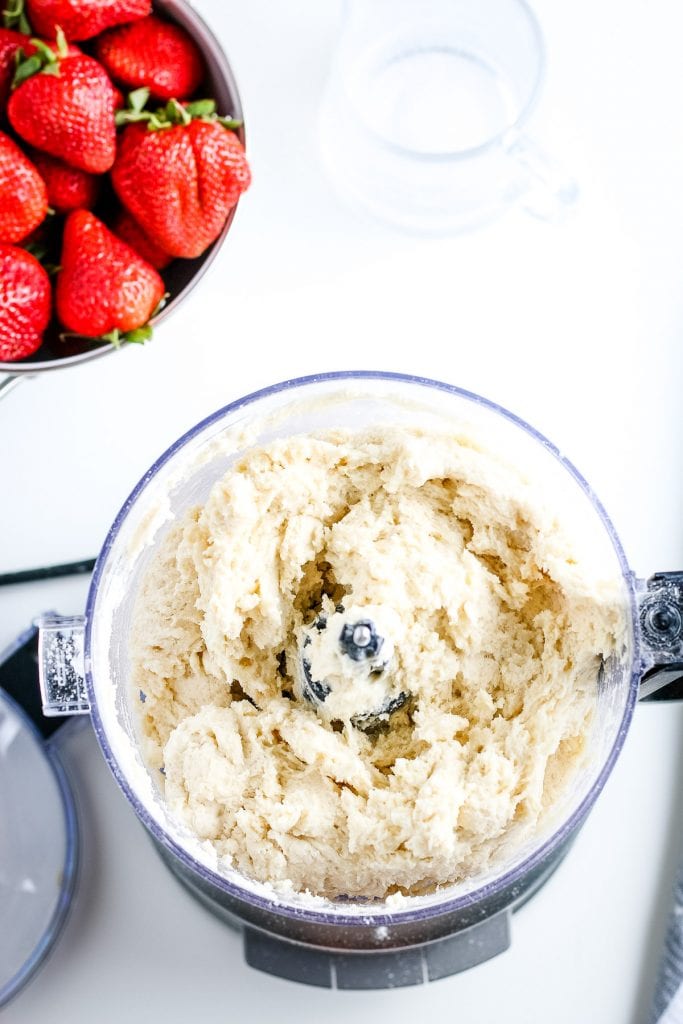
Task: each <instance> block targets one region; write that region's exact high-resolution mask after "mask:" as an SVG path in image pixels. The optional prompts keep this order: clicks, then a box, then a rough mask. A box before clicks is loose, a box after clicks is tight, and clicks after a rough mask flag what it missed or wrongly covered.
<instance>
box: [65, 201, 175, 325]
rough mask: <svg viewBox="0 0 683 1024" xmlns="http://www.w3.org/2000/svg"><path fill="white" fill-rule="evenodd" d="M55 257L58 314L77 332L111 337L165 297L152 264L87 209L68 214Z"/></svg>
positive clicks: (144, 318)
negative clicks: (58, 256) (57, 260)
mask: <svg viewBox="0 0 683 1024" xmlns="http://www.w3.org/2000/svg"><path fill="white" fill-rule="evenodd" d="M60 262H61V267H62V269H61V271H60V272H59V275H58V277H57V290H56V304H57V316H58V317H59V319H60V320H61V322H62V323H63V324H64V326H65V327H66V328H67V330H69V331H74V332H75V333H76V334H82V335H85V336H86V337H89V338H99V337H104V338H106V339H107V340H108V341H114V342H116V341H118V340H119V337H120V336H121V334H122V333H125V332H129V331H137V328H142V327H144V325H145V324H146V323H147V321H148V320H149V318H150V317H151V315H152V313H153V312H154V310H155V309H156V308H157V306H158V305H159V303H160V302H161V300H162V298H163V297H164V282H163V281H162V280H161V278H160V277H159V275H158V274H157V272H156V270H155V269H154V267H151V266H150V265H149V263H146V262H145V261H144V260H143V259H141V258H140V257H139V256H138V254H137V253H136V252H134V250H133V249H131V248H130V246H128V245H126V244H125V242H122V241H121V240H120V239H119V238H117V237H116V235H114V234H112V233H111V231H110V230H109V229H108V228H107V227H105V225H104V224H103V223H102V221H100V220H98V219H97V217H94V216H93V215H92V213H88V211H87V210H74V211H73V213H70V214H69V215H68V217H67V219H66V223H65V226H64V239H63V242H62V258H61V261H60ZM145 333H146V334H147V332H145ZM129 340H136V341H140V340H143V339H142V332H141V333H140V334H136V336H135V337H134V338H131V339H129Z"/></svg>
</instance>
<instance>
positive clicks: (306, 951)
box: [155, 841, 570, 990]
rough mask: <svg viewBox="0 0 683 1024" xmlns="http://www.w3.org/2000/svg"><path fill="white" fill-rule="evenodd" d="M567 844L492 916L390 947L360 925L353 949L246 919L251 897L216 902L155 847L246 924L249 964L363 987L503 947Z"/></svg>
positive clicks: (221, 909) (413, 976)
mask: <svg viewBox="0 0 683 1024" xmlns="http://www.w3.org/2000/svg"><path fill="white" fill-rule="evenodd" d="M155 845H157V844H155ZM569 846H570V841H567V842H566V843H565V844H564V845H563V846H562V847H561V848H560V849H558V850H556V851H555V853H554V855H553V856H552V857H551V858H549V860H548V861H547V862H546V863H545V864H544V865H543V867H542V868H541V869H537V871H536V872H535V873H534V874H533V876H530V877H529V878H527V879H526V881H525V883H524V884H523V885H521V886H520V889H519V890H518V894H517V897H516V899H512V900H508V903H507V905H506V906H504V907H503V908H502V909H501V908H498V909H496V910H495V911H493V912H489V913H488V916H487V915H486V913H485V912H484V913H482V912H481V911H482V910H483V908H480V912H479V913H477V915H476V923H471V922H470V921H468V922H467V923H466V924H464V925H463V923H460V924H459V925H458V924H457V923H455V922H453V927H452V931H451V933H450V934H446V935H441V936H439V937H438V938H427V937H425V938H424V939H422V940H421V941H420V940H417V941H416V940H415V939H413V941H412V942H411V941H410V940H409V939H408V940H406V942H405V943H404V944H403V945H400V946H399V947H398V948H396V946H394V948H391V949H381V948H377V946H375V947H374V948H370V947H369V946H368V945H367V939H368V931H369V932H370V933H371V934H372V932H373V929H368V928H367V927H366V928H364V929H362V931H363V939H365V941H363V942H362V944H361V943H359V945H358V946H357V948H355V949H354V948H353V946H351V947H350V946H349V945H348V944H346V943H343V942H341V941H340V943H339V946H338V947H337V948H331V940H333V938H334V936H333V933H332V932H328V934H327V936H326V938H325V939H324V940H323V941H320V940H319V944H316V941H315V937H314V936H313V935H311V937H310V940H309V941H306V940H305V939H304V940H303V941H302V939H301V938H299V936H298V935H295V934H293V932H294V929H293V928H292V929H291V930H290V933H289V934H284V933H281V934H275V933H274V932H273V931H271V930H269V929H268V928H267V927H258V924H255V922H254V921H253V920H249V919H247V913H248V907H247V905H244V906H243V905H234V906H231V907H230V908H228V906H226V905H225V904H224V903H223V902H222V901H221V902H219V900H218V899H217V898H216V896H215V894H214V892H213V891H211V890H207V889H206V888H205V887H204V886H202V885H201V884H198V879H197V878H196V876H194V875H192V874H191V873H190V872H188V871H187V869H185V868H184V867H183V866H182V865H181V864H180V862H179V861H177V860H176V858H174V857H173V856H172V855H171V854H169V852H168V851H167V850H166V849H164V848H163V847H161V846H159V845H157V850H158V852H159V854H160V855H161V857H162V859H163V860H164V861H165V863H166V864H167V866H168V867H169V868H170V870H171V871H172V872H173V874H174V875H175V876H176V877H177V878H178V880H179V881H180V882H181V883H182V885H183V886H185V888H186V889H187V890H188V891H189V892H190V893H191V894H192V896H194V897H195V899H197V900H199V902H200V903H202V904H203V905H204V906H205V907H206V908H207V910H210V911H211V913H212V914H214V915H215V916H216V917H219V918H220V919H221V920H222V921H224V922H225V923H226V924H227V925H229V926H230V927H232V928H235V929H236V930H238V931H240V932H242V935H243V941H244V956H245V959H246V962H247V963H248V964H249V966H250V967H253V968H255V969H256V970H258V971H263V972H264V973H265V974H271V975H274V976H275V977H278V978H286V979H287V980H289V981H297V982H299V983H301V984H304V985H314V986H317V987H319V988H337V989H354V990H362V989H386V988H400V987H404V986H408V985H422V984H426V983H427V982H430V981H438V980H439V979H440V978H447V977H450V975H452V974H458V973H459V972H460V971H466V970H468V969H469V968H470V967H476V966H477V964H480V963H484V961H486V960H490V959H491V958H492V957H494V956H498V954H499V953H503V952H505V950H506V949H508V947H509V946H510V917H511V914H512V912H513V911H515V910H518V909H519V908H520V907H521V906H523V905H524V904H525V903H526V902H527V900H529V899H530V898H531V897H532V896H533V895H534V894H535V893H536V892H538V890H539V889H540V888H541V887H542V886H543V885H544V884H545V882H546V881H547V880H548V879H549V878H550V876H551V875H552V874H553V873H554V872H555V870H556V869H557V868H558V867H559V865H560V863H561V861H562V860H563V859H564V856H565V854H566V852H567V851H568V849H569ZM520 890H521V891H520ZM242 911H243V913H244V916H242ZM259 923H260V922H259ZM264 923H266V922H264ZM306 938H308V936H306ZM341 938H342V937H341V935H340V936H338V939H341Z"/></svg>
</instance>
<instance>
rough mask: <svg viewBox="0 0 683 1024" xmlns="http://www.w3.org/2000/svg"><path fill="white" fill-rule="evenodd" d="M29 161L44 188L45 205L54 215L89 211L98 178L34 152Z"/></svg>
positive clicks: (45, 154) (95, 197) (95, 198)
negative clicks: (45, 192)
mask: <svg viewBox="0 0 683 1024" xmlns="http://www.w3.org/2000/svg"><path fill="white" fill-rule="evenodd" d="M31 159H32V161H33V163H34V164H35V166H36V168H37V170H38V173H39V174H40V176H41V178H42V179H43V181H44V182H45V185H46V187H47V201H48V204H49V205H50V206H51V207H52V209H53V210H55V212H56V213H68V212H69V210H79V209H81V210H92V208H93V206H94V205H95V203H96V202H97V197H98V195H99V191H100V179H99V178H98V177H97V176H96V175H94V174H88V172H87V171H81V170H80V169H79V168H77V167H69V165H68V164H65V163H63V162H62V161H61V160H57V159H56V158H55V157H53V156H48V154H47V153H41V152H40V151H39V150H37V149H36V150H34V151H33V152H32V153H31Z"/></svg>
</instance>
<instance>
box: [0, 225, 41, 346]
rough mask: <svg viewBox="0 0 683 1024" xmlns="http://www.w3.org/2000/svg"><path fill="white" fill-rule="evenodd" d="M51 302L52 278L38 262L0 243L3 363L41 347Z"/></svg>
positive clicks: (0, 312) (11, 246) (0, 341)
mask: <svg viewBox="0 0 683 1024" xmlns="http://www.w3.org/2000/svg"><path fill="white" fill-rule="evenodd" d="M50 301H51V293H50V279H49V278H48V276H47V274H46V272H45V271H44V270H43V268H42V267H41V265H40V263H39V262H38V260H37V259H36V258H35V257H34V256H31V254H30V253H28V252H26V251H25V250H24V249H18V248H17V247H16V246H14V245H3V244H0V360H2V361H3V362H7V361H12V360H16V359H24V358H26V356H30V355H31V354H32V353H33V352H35V351H36V349H38V348H40V343H41V341H42V336H43V331H44V330H45V328H46V327H47V325H48V322H49V320H50Z"/></svg>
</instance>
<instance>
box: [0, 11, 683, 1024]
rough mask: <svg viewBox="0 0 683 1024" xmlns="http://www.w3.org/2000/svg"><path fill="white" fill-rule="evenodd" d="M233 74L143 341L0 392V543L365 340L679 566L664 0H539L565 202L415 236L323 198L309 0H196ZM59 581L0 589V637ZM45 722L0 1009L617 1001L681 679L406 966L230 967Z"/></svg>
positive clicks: (46, 551) (298, 1015)
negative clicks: (585, 796)
mask: <svg viewBox="0 0 683 1024" xmlns="http://www.w3.org/2000/svg"><path fill="white" fill-rule="evenodd" d="M197 6H198V7H199V8H200V9H201V11H202V12H203V13H204V14H205V16H206V17H207V19H208V20H209V21H210V23H211V24H212V25H213V26H214V28H215V29H216V31H217V33H218V35H219V37H220V39H221V41H222V42H223V44H224V46H225V48H226V50H227V52H228V56H229V58H230V61H231V63H232V65H233V68H234V70H235V73H236V75H237V79H238V82H239V84H240V88H241V92H242V95H243V99H244V104H245V111H246V120H247V130H248V141H249V151H250V156H251V160H252V164H253V170H254V185H253V188H252V189H251V191H250V193H249V194H248V195H247V196H246V197H245V199H244V201H243V203H242V205H241V208H240V210H239V212H238V215H237V217H236V220H235V224H234V228H233V230H232V232H231V234H230V236H229V238H228V242H227V244H226V245H225V247H224V249H223V251H222V253H221V254H220V256H219V258H218V260H217V262H216V264H215V265H214V267H213V269H212V271H211V272H210V274H209V275H208V277H207V278H206V279H205V280H204V281H203V282H202V284H201V285H200V286H199V287H198V289H197V290H196V291H195V292H194V293H193V295H192V297H191V300H189V301H188V302H187V304H186V305H185V306H184V307H183V308H181V310H180V311H179V312H178V313H177V314H176V315H175V316H174V317H173V318H172V320H171V322H170V323H169V324H167V325H166V326H165V327H164V328H163V329H162V330H160V331H159V332H158V334H157V337H156V338H155V339H154V341H153V342H152V343H151V344H150V345H148V346H145V347H144V348H143V349H139V348H133V349H131V350H127V351H125V352H122V353H120V354H119V355H117V356H113V357H111V358H106V359H102V360H100V361H96V362H95V363H94V364H92V365H90V366H86V367H83V368H81V369H75V370H71V371H68V372H65V373H55V374H48V375H43V378H42V379H38V380H34V381H32V382H29V383H26V384H23V385H22V386H21V387H19V388H18V389H16V390H15V391H13V392H12V393H11V394H10V395H8V396H7V398H6V399H5V400H4V401H3V402H2V403H1V404H0V432H1V433H0V437H1V438H2V442H1V443H0V480H1V481H2V483H1V484H0V494H1V495H2V500H1V501H0V570H9V569H14V568H23V567H28V566H31V565H40V564H46V563H52V562H59V561H66V560H69V559H76V558H81V557H86V556H88V555H91V554H95V553H96V552H97V550H98V548H99V546H100V544H101V542H102V540H103V538H104V535H105V533H106V530H107V528H108V526H109V525H110V523H111V520H112V519H113V517H114V514H115V512H116V511H117V510H118V507H119V506H120V504H121V503H122V501H123V499H124V498H125V496H126V495H127V493H128V492H129V491H130V489H131V488H132V486H133V485H134V484H135V482H136V481H137V479H138V478H139V476H140V475H141V474H142V473H143V472H144V470H145V469H146V468H147V467H148V465H149V464H150V463H151V462H152V461H153V460H154V458H155V457H156V456H157V455H158V454H159V453H160V452H161V451H162V449H164V448H165V447H166V446H167V445H168V444H169V443H170V442H171V441H173V440H174V439H175V438H176V437H177V436H178V435H179V434H180V433H181V432H182V431H184V430H185V429H186V428H188V427H189V426H191V425H192V424H193V423H194V422H196V421H197V420H198V419H200V418H202V417H204V416H205V415H206V414H207V413H209V412H211V411H212V410H214V409H215V408H217V407H219V406H221V405H223V404H225V403H226V402H228V401H230V400H232V399H234V398H236V397H238V396H240V395H242V394H244V393H246V392H248V391H251V390H253V389H255V388H258V387H261V386H263V385H267V384H270V383H273V382H274V381H276V380H278V379H284V378H286V377H291V376H295V375H298V374H303V373H312V372H315V371H321V370H329V369H348V368H379V369H391V370H403V371H409V372H415V373H418V374H422V375H426V376H434V377H438V378H441V379H443V380H447V381H449V382H452V383H455V384H458V385H460V386H462V387H465V388H469V389H471V390H473V391H478V392H481V393H482V394H485V395H487V396H488V397H489V398H491V399H494V400H495V401H497V402H500V403H502V404H503V405H506V406H508V407H509V408H511V409H513V410H514V411H515V412H517V413H519V414H520V415H522V416H523V417H524V418H526V419H527V420H529V421H530V422H532V423H533V424H535V425H536V426H537V427H538V428H539V429H541V430H542V431H543V432H544V433H546V434H547V435H548V436H550V437H551V438H552V439H553V440H554V441H555V442H556V443H557V444H558V445H559V446H560V447H561V448H562V449H563V450H564V451H565V452H566V453H567V454H568V455H569V457H570V458H571V459H572V461H573V462H574V463H575V464H576V465H577V466H578V467H579V468H580V469H581V470H582V472H583V473H584V475H585V476H587V478H588V479H589V480H590V481H591V483H592V484H593V485H594V487H595V488H596V490H597V491H598V493H599V495H600V497H601V498H602V500H603V502H604V503H605V505H606V506H607V509H608V510H609V512H610V513H611V515H612V517H613V519H614V522H615V525H616V527H617V529H618V531H619V533H620V535H621V537H622V540H623V542H624V545H625V548H626V551H627V553H628V555H629V558H630V561H631V564H632V566H633V568H634V570H635V571H636V572H637V573H638V574H639V575H647V574H649V573H651V572H653V571H655V570H659V569H673V568H681V567H683V530H681V521H682V514H683V476H682V474H681V453H682V449H683V427H682V421H683V410H682V408H681V387H682V383H683V381H682V375H681V370H682V368H683V345H681V328H682V326H683V290H682V288H681V280H682V278H683V259H682V255H683V253H682V250H683V142H682V139H683V135H682V125H683V84H682V78H681V61H680V49H681V39H682V38H683V9H681V8H680V5H678V4H676V3H674V2H673V0H650V2H649V3H646V2H645V0H625V2H623V3H622V2H617V0H574V2H573V3H571V4H567V3H559V2H558V0H536V9H537V12H538V14H539V17H540V19H541V22H542V24H543V28H544V31H545V34H546V40H547V46H548V76H547V81H546V85H545V90H544V94H543V97H542V101H541V106H540V109H539V112H538V116H537V129H536V130H537V134H538V136H539V137H540V138H541V139H542V140H543V142H544V143H545V144H546V145H547V146H548V147H549V148H550V149H551V150H552V152H553V153H554V155H555V156H556V157H557V158H559V159H560V160H561V161H563V162H564V164H565V165H566V166H567V167H569V168H570V169H571V170H572V171H573V172H574V174H575V175H576V177H577V178H578V179H579V182H580V185H581V190H582V191H581V199H580V204H579V205H578V206H577V208H576V209H575V211H574V213H573V214H572V216H571V218H570V219H569V221H568V222H567V223H565V224H563V225H556V226H547V225H545V224H542V223H540V222H537V221H534V220H533V219H531V218H528V217H525V215H524V214H523V213H522V212H520V211H515V212H513V213H512V214H510V215H509V216H507V217H506V218H505V219H504V220H502V221H500V222H498V223H497V224H495V225H493V226H491V227H489V228H486V229H484V230H481V231H479V232H477V233H473V234H469V235H467V236H462V237H459V238H454V239H447V240H436V241H435V240H418V239H415V238H411V237H407V236H402V235H400V234H397V233H393V232H392V231H391V230H390V229H385V228H383V227H381V226H376V225H374V224H372V223H370V222H368V221H366V220H364V219H363V218H362V217H361V216H357V215H354V214H351V213H349V212H348V211H347V210H346V209H345V207H344V206H343V205H341V204H340V203H339V202H338V201H337V200H336V198H335V197H334V195H333V194H332V193H331V192H330V189H329V187H328V185H327V182H326V180H325V178H324V176H323V173H322V171H321V169H320V166H319V163H318V158H317V153H316V148H315V142H316V136H315V112H316V105H317V102H318V97H319V94H320V90H321V86H322V83H323V80H324V75H325V70H326V67H327V66H328V64H329V58H330V53H331V50H332V47H333V42H334V35H335V31H336V24H337V13H338V12H337V7H336V5H335V3H334V2H333V0H290V2H288V3H287V4H284V3H274V2H273V0H270V2H267V0H249V2H246V0H242V2H238V0H221V2H220V3H219V2H218V0H203V2H202V3H198V4H197ZM84 600H85V583H84V581H81V580H79V581H69V582H63V583H54V584H40V585H33V586H30V587H29V586H24V587H13V588H11V589H6V590H4V591H2V592H0V645H4V644H5V643H7V642H9V641H10V640H11V639H12V638H13V637H14V635H15V634H16V633H17V632H18V631H19V630H20V629H21V628H22V627H24V626H25V625H26V624H27V623H28V621H29V620H30V619H31V617H32V616H33V615H34V614H35V613H37V612H39V611H41V610H43V609H45V608H48V607H57V608H58V609H59V610H60V611H62V612H65V613H66V612H79V611H82V610H83V607H84ZM69 729H70V730H71V731H70V734H69V735H68V736H67V737H66V741H65V748H66V751H67V756H68V758H69V762H70V764H71V766H72V769H73V773H74V778H75V781H76V786H77V789H78V793H79V800H80V802H81V811H82V816H83V827H84V849H83V856H84V865H83V875H82V881H81V886H80V890H79V893H78V897H77V900H76V904H75V907H74V910H73V914H72V916H71V919H70V921H69V923H68V925H67V928H66V931H65V933H64V936H63V938H62V941H61V942H60V944H59V947H58V948H57V950H56V952H55V953H54V955H53V957H52V958H51V960H50V961H49V962H48V964H47V965H46V967H45V968H44V970H43V971H42V972H41V974H40V975H39V976H38V977H37V979H36V980H35V981H34V982H33V983H32V985H31V986H30V987H29V988H28V989H27V990H26V991H25V992H24V993H23V994H22V995H21V996H20V997H19V998H18V999H17V1001H16V1002H15V1003H14V1004H13V1005H12V1006H11V1007H10V1008H9V1009H8V1010H7V1012H6V1016H5V1019H6V1020H7V1024H28V1022H31V1024H35V1022H38V1021H40V1022H41V1024H42V1022H51V1021H63V1020H66V1019H70V1020H71V1021H72V1022H74V1024H75V1022H86V1021H87V1022H88V1024H90V1022H91V1021H92V1020H97V1021H98V1022H99V1024H105V1022H119V1021H122V1020H126V1021H129V1022H137V1021H149V1020H154V1021H156V1020H160V1021H161V1020H163V1021H164V1022H168V1024H174V1022H183V1024H185V1022H186V1021H187V1020H188V1019H193V1020H201V1021H208V1022H213V1021H216V1022H218V1021H221V1022H223V1021H225V1022H228V1021H229V1022H232V1021H237V1020H242V1019H246V1018H248V1019H249V1020H250V1021H257V1022H261V1021H263V1022H265V1021H271V1020H274V1019H277V1020H278V1021H282V1022H286V1024H289V1022H291V1024H294V1022H297V1024H299V1022H300V1021H301V1020H302V1019H309V1017H310V1018H312V1017H313V1016H315V1017H316V1018H318V1019H324V1020H325V1021H329V1022H335V1021H342V1020H347V1019H349V1018H350V1017H353V1019H354V1020H355V1021H357V1022H358V1024H365V1022H367V1024H371V1022H372V1024H376V1021H377V1020H378V1019H382V1017H383V1016H385V1015H387V1016H388V1015H390V1016H391V1018H392V1020H393V1021H395V1022H408V1021H411V1022H412V1021H413V1020H414V1019H415V1017H416V1016H418V1017H419V1016H420V1015H425V1014H430V1015H433V1017H434V1019H437V1020H445V1019H448V1020H454V1019H457V1020H458V1021H463V1022H468V1024H488V1022H491V1021H494V1020H501V1019H504V1020H505V1021H507V1022H509V1024H513V1022H524V1024H542V1022H543V1024H545V1022H546V1021H550V1020H552V1021H553V1022H554V1024H565V1022H567V1024H569V1022H571V1024H583V1022H586V1021H600V1022H601V1024H625V1022H626V1024H641V1022H644V1021H645V1019H646V1007H647V1005H648V1001H649V999H650V995H651V989H652V985H653V978H654V971H655V966H656V961H657V957H658V954H659V949H660V945H661V941H662V936H663V930H664V923H665V913H666V907H667V901H668V895H669V890H670V886H671V882H672V878H673V873H674V870H675V867H676V864H677V862H678V859H679V857H680V856H683V842H682V841H681V838H682V836H681V832H682V828H681V826H682V824H683V796H681V793H680V779H681V778H682V777H683V776H682V772H683V764H682V759H683V754H682V751H683V747H682V745H681V740H682V739H683V709H681V708H679V707H677V706H674V705H671V706H666V705H659V706H652V705H650V706H643V707H640V708H638V709H637V710H636V715H635V720H634V724H633V727H632V730H631V733H630V735H629V738H628V740H627V743H626V747H625V749H624V752H623V755H622V757H621V758H620V760H619V763H618V765H617V767H616V769H615V771H614V774H613V776H612V778H611V779H610V781H609V782H608V784H607V787H606V789H605V791H604V793H603V795H602V797H601V798H600V800H599V801H598V804H597V806H596V808H595V810H594V812H593V814H592V816H591V818H590V820H589V821H588V823H587V825H586V827H585V828H584V830H583V832H582V833H581V835H580V836H579V839H578V840H577V842H576V845H575V847H574V849H573V850H572V852H571V854H570V856H569V858H568V859H567V861H566V862H565V863H564V864H563V865H562V867H561V868H560V869H559V871H558V873H557V874H556V876H555V877H554V878H553V879H552V880H551V882H550V883H549V884H548V886H547V887H546V888H545V889H544V890H543V892H542V893H541V894H540V895H539V896H538V897H537V898H536V899H535V900H534V901H533V902H532V903H531V904H530V905H529V906H527V907H526V908H524V909H523V910H522V911H521V912H520V913H519V914H518V915H517V917H516V918H515V919H514V920H513V945H512V948H511V950H510V951H509V952H508V953H506V954H505V955H504V956H502V957H500V958H498V959H497V960H495V961H492V962H490V963H488V964H485V965H482V966H480V967H478V968H476V969H474V970H472V971H470V972H468V973H467V974H463V975H460V976H457V977H454V978H451V979H449V980H445V981H441V982H438V983H436V984H434V985H432V986H430V987H428V988H415V989H404V990H400V991H394V992H378V993H336V992H326V991H320V990H315V989H307V988H303V987H299V986H295V985H293V984H290V983H286V982H283V981H279V980H276V979H272V978H268V977H266V976H262V975H259V974H256V973H254V972H252V971H250V970H249V969H247V968H246V967H245V966H244V965H243V963H242V958H241V951H240V942H239V939H238V937H237V936H236V935H234V934H232V933H231V932H230V931H228V930H227V929H226V928H224V927H223V926H222V925H220V924H219V923H217V922H216V921H214V920H213V919H212V918H211V917H210V916H209V915H208V914H207V913H206V912H205V911H204V910H203V909H201V908H200V907H199V906H197V905H195V904H194V903H193V902H192V901H191V899H190V898H189V897H188V896H186V895H185V893H184V892H182V891H181V890H180V889H179V888H178V886H177V884H176V883H175V882H174V880H173V879H172V878H171V877H170V876H169V875H167V873H166V871H165V870H164V869H163V868H162V867H161V865H160V863H159V862H158V861H157V858H156V854H155V853H154V852H153V850H152V847H151V845H150V843H149V842H148V840H147V838H146V836H145V834H144V832H143V830H142V827H141V826H139V825H138V823H137V821H136V820H135V818H134V815H133V813H132V811H131V810H130V809H129V808H128V806H127V805H126V803H125V801H124V798H123V797H122V796H121V795H120V793H119V792H118V790H117V789H116V786H115V784H114V782H113V780H112V779H111V778H110V777H109V775H108V772H107V769H106V768H105V766H104V763H103V762H102V760H101V758H100V756H99V753H98V750H97V747H96V743H95V741H94V738H93V736H92V734H91V732H90V730H89V728H88V727H87V725H86V726H85V727H84V728H76V729H72V728H71V727H69Z"/></svg>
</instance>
